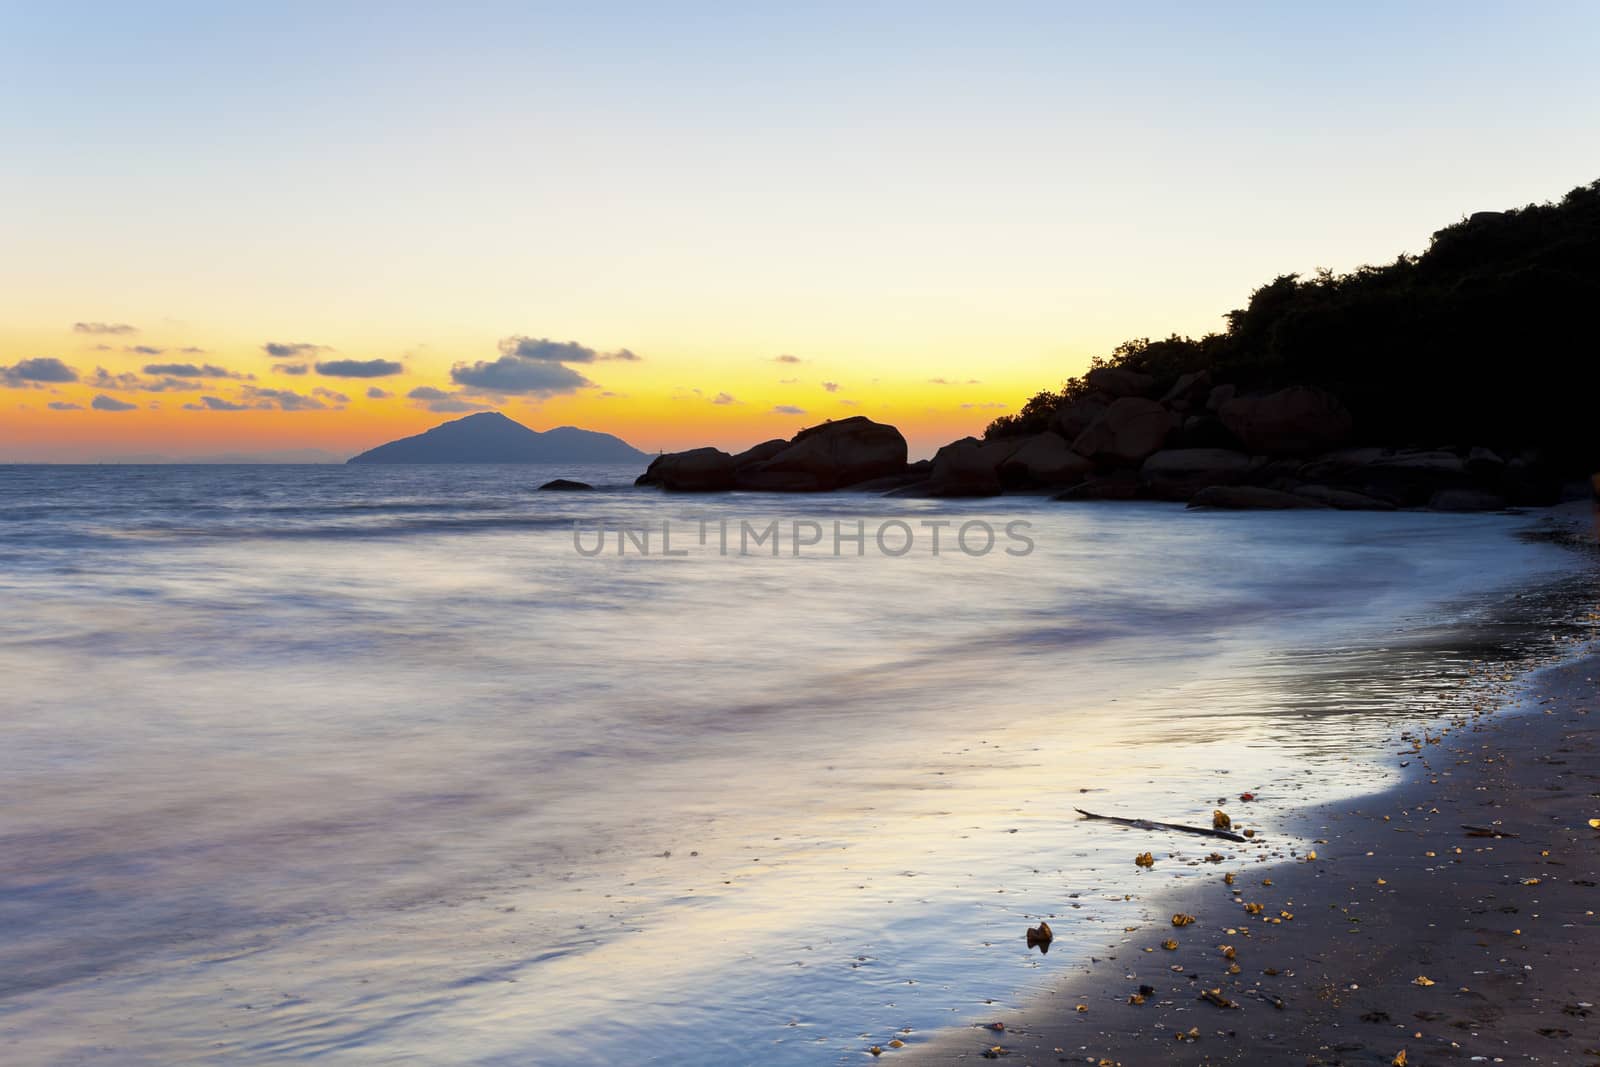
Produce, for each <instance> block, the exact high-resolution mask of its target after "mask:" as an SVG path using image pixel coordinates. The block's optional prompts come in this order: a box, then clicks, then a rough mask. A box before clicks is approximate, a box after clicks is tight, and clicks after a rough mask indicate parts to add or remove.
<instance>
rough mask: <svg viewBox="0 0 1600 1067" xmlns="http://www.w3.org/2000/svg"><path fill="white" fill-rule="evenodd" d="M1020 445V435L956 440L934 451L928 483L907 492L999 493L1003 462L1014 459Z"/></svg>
mask: <svg viewBox="0 0 1600 1067" xmlns="http://www.w3.org/2000/svg"><path fill="white" fill-rule="evenodd" d="M1020 444H1021V439H1019V438H1002V439H1001V440H998V441H981V440H979V439H978V438H976V437H963V438H962V439H961V440H959V441H952V442H950V443H949V444H947V445H945V446H944V447H943V448H941V449H939V451H938V452H936V453H935V454H934V457H933V466H932V468H931V469H930V470H929V472H928V480H927V482H926V483H924V484H922V485H920V486H912V487H911V488H910V489H908V490H905V494H906V495H917V496H939V497H951V496H996V495H998V494H999V493H1000V491H1001V490H1002V489H1003V488H1004V486H1003V485H1002V484H1001V482H1000V464H1002V463H1004V462H1005V461H1006V460H1007V459H1008V458H1010V456H1011V455H1012V454H1013V453H1014V452H1016V451H1017V449H1018V447H1019V445H1020Z"/></svg>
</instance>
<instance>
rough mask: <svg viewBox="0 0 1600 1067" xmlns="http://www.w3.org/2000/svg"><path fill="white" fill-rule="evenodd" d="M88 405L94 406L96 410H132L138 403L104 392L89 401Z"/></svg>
mask: <svg viewBox="0 0 1600 1067" xmlns="http://www.w3.org/2000/svg"><path fill="white" fill-rule="evenodd" d="M89 406H90V407H92V408H94V409H95V410H96V411H132V410H133V409H134V408H136V407H138V406H139V405H138V404H130V403H128V402H127V401H125V400H118V399H117V398H116V397H114V396H106V395H105V394H104V393H101V394H100V395H99V396H97V397H95V398H94V400H92V401H90V403H89Z"/></svg>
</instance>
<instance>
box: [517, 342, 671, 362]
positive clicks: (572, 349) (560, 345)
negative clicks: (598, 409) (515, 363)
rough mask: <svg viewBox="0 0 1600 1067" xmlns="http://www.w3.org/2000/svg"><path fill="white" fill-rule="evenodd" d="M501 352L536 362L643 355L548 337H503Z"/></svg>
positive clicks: (635, 358)
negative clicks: (598, 350) (601, 350)
mask: <svg viewBox="0 0 1600 1067" xmlns="http://www.w3.org/2000/svg"><path fill="white" fill-rule="evenodd" d="M499 347H500V354H501V355H503V356H513V357H515V358H517V359H526V360H531V361H533V362H536V363H594V362H596V361H597V360H619V361H621V362H623V363H638V362H639V361H640V360H641V359H642V358H643V357H641V356H640V355H639V354H638V353H636V352H631V351H629V350H628V349H626V348H619V349H617V350H616V351H615V352H597V351H595V350H594V349H592V348H590V347H589V346H588V345H580V344H579V343H578V342H576V341H552V340H550V338H548V337H521V336H516V337H502V338H501V339H500V345H499Z"/></svg>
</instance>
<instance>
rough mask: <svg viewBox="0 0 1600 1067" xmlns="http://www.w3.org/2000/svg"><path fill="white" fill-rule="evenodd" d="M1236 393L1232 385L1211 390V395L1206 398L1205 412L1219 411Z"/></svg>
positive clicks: (1236, 389)
mask: <svg viewBox="0 0 1600 1067" xmlns="http://www.w3.org/2000/svg"><path fill="white" fill-rule="evenodd" d="M1238 391H1239V390H1238V388H1237V387H1236V386H1232V385H1219V386H1217V387H1216V388H1215V389H1213V390H1211V395H1210V396H1208V397H1206V410H1207V411H1220V410H1221V409H1222V405H1224V404H1226V403H1227V402H1228V401H1230V400H1232V399H1233V396H1234V394H1235V393H1237V392H1238Z"/></svg>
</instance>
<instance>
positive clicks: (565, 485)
mask: <svg viewBox="0 0 1600 1067" xmlns="http://www.w3.org/2000/svg"><path fill="white" fill-rule="evenodd" d="M539 488H540V489H541V490H544V491H547V492H557V493H571V492H577V491H579V490H583V489H593V488H594V486H592V485H590V484H589V483H588V482H575V481H572V480H571V479H570V478H557V479H555V480H554V481H550V482H545V483H544V484H543V485H541V486H540V487H539Z"/></svg>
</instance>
